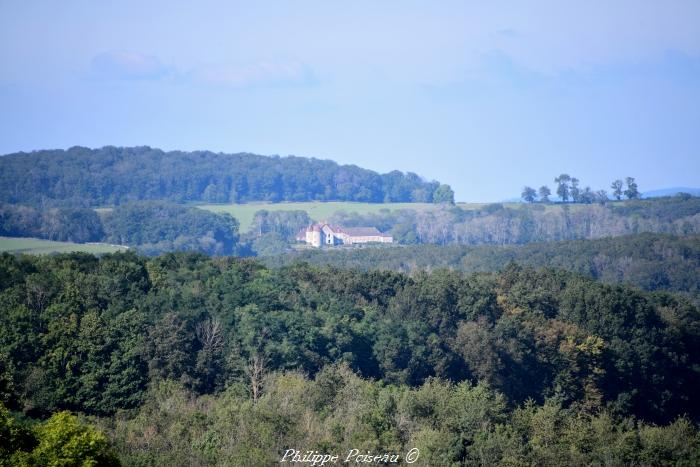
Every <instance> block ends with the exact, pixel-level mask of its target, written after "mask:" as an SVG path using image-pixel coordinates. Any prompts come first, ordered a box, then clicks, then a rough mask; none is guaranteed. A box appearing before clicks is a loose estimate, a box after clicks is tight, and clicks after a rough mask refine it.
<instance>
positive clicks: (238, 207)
mask: <svg viewBox="0 0 700 467" xmlns="http://www.w3.org/2000/svg"><path fill="white" fill-rule="evenodd" d="M475 206H476V205H475ZM197 207H198V208H201V209H206V210H207V211H211V212H219V213H220V212H226V213H228V214H231V215H232V216H233V217H235V218H236V219H238V221H239V222H240V223H241V232H245V231H247V230H248V229H249V228H250V226H251V223H252V222H253V216H254V215H255V213H256V212H257V211H260V210H261V209H265V210H268V211H295V210H301V211H306V212H307V213H309V217H311V219H313V220H315V221H321V220H325V219H328V218H329V217H331V215H333V214H334V213H336V212H338V211H346V212H357V213H360V214H367V213H374V212H379V211H381V210H382V209H389V210H398V209H415V210H427V209H435V207H436V205H435V204H430V203H352V202H344V201H331V202H301V203H248V204H202V205H198V206H197Z"/></svg>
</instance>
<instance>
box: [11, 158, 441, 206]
mask: <svg viewBox="0 0 700 467" xmlns="http://www.w3.org/2000/svg"><path fill="white" fill-rule="evenodd" d="M446 196H447V197H448V198H450V197H453V196H454V194H453V193H452V190H451V189H450V188H449V186H447V185H441V184H440V183H438V182H437V181H430V182H428V181H425V180H423V179H422V178H421V177H419V176H418V175H416V174H415V173H411V172H408V173H403V172H400V171H393V172H389V173H386V174H379V173H377V172H373V171H371V170H367V169H363V168H360V167H357V166H355V165H339V164H337V163H336V162H333V161H330V160H319V159H312V158H305V157H296V156H288V157H279V156H260V155H256V154H249V153H238V154H223V153H214V152H209V151H194V152H183V151H169V152H165V151H162V150H160V149H153V148H150V147H148V146H139V147H114V146H106V147H103V148H100V149H90V148H85V147H78V146H75V147H72V148H70V149H68V150H42V151H34V152H30V153H15V154H9V155H6V156H3V157H0V201H1V202H7V203H17V204H31V205H42V206H45V205H54V206H57V205H58V206H60V205H63V206H65V205H70V206H74V207H75V206H84V207H88V206H113V205H119V204H122V203H125V202H131V201H142V200H167V201H172V202H177V203H187V202H206V203H240V202H248V201H272V202H278V201H361V202H376V203H381V202H433V201H437V200H442V201H445V199H443V198H445V197H446Z"/></svg>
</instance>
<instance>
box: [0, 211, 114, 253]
mask: <svg viewBox="0 0 700 467" xmlns="http://www.w3.org/2000/svg"><path fill="white" fill-rule="evenodd" d="M0 236H7V237H37V238H45V239H47V240H57V241H68V242H77V243H85V242H96V241H100V240H101V239H102V237H103V236H104V232H103V231H102V223H101V222H100V218H99V217H98V215H97V213H96V212H95V211H94V210H92V209H79V208H78V209H76V208H52V209H45V210H39V209H36V208H34V207H31V206H19V205H12V204H4V203H0Z"/></svg>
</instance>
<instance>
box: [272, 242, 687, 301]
mask: <svg viewBox="0 0 700 467" xmlns="http://www.w3.org/2000/svg"><path fill="white" fill-rule="evenodd" d="M300 261H302V262H308V263H310V264H315V265H331V264H332V265H335V266H338V267H349V268H359V269H363V270H372V269H381V270H394V271H401V272H407V273H408V272H416V271H418V270H433V269H436V268H443V267H444V268H450V269H454V270H459V271H463V272H487V271H491V272H495V271H499V270H501V269H503V268H504V267H505V266H506V265H507V264H508V263H510V262H511V261H515V262H517V263H519V264H524V265H528V266H533V267H545V266H549V267H555V268H559V269H565V270H569V271H572V272H577V273H581V274H585V275H588V276H591V277H593V278H596V279H598V280H601V281H603V282H607V283H617V282H625V283H629V284H633V285H635V286H637V287H640V288H642V289H645V290H669V291H674V292H682V293H683V294H686V295H688V296H689V297H691V298H693V299H694V300H695V301H697V300H698V297H699V296H700V237H699V236H697V235H690V236H684V237H676V236H671V235H664V234H639V235H630V236H624V237H619V238H603V239H597V240H574V241H562V242H549V243H541V244H530V245H509V246H490V245H489V246H486V245H484V246H436V245H419V246H410V247H408V246H407V247H403V248H364V249H354V250H348V249H345V250H336V251H316V250H305V251H299V252H295V253H289V254H285V255H282V256H276V257H272V258H266V259H265V262H266V263H267V264H269V265H275V266H281V265H284V264H291V263H294V262H300Z"/></svg>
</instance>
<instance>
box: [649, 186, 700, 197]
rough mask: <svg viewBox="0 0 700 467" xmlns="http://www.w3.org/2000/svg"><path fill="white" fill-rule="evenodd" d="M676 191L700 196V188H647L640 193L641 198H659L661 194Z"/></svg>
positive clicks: (666, 194) (668, 194)
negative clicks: (647, 189)
mask: <svg viewBox="0 0 700 467" xmlns="http://www.w3.org/2000/svg"><path fill="white" fill-rule="evenodd" d="M678 193H689V194H691V195H693V196H700V188H688V187H673V188H660V189H658V190H649V191H645V192H643V193H642V198H660V197H662V196H675V195H677V194H678Z"/></svg>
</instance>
